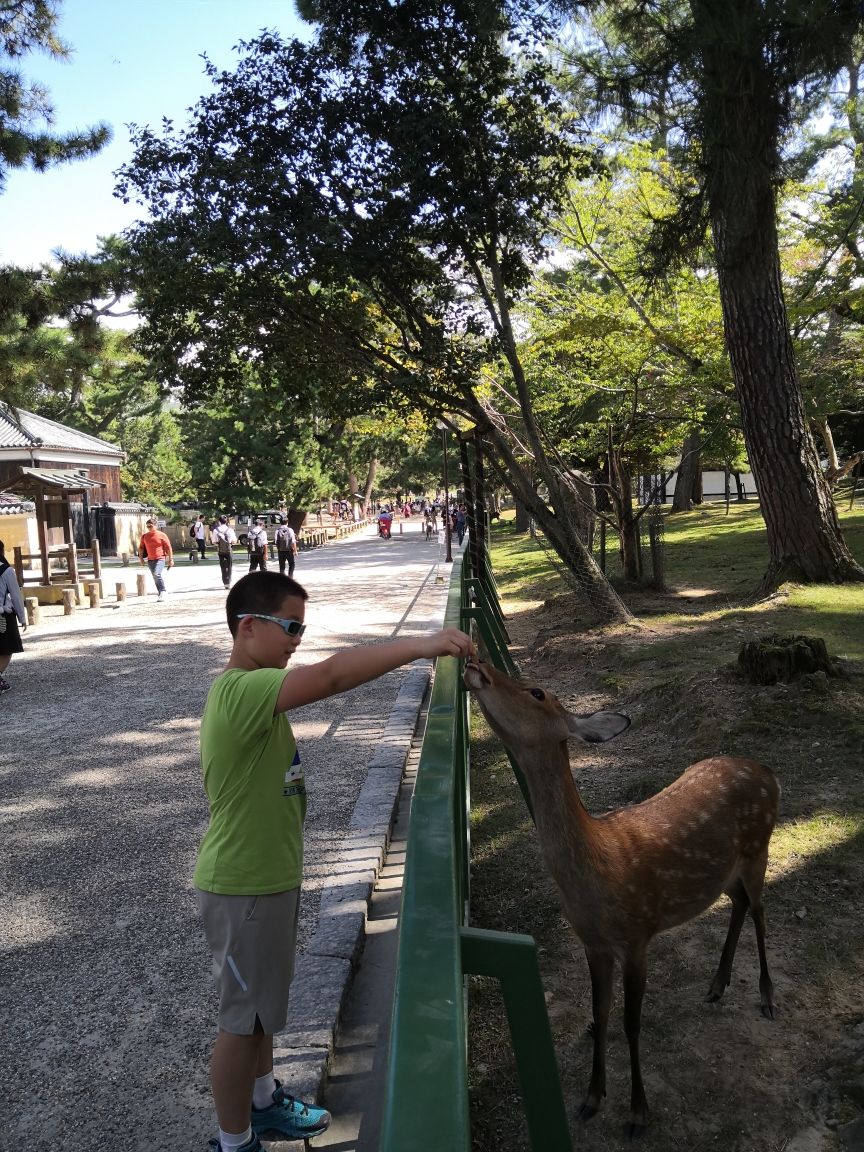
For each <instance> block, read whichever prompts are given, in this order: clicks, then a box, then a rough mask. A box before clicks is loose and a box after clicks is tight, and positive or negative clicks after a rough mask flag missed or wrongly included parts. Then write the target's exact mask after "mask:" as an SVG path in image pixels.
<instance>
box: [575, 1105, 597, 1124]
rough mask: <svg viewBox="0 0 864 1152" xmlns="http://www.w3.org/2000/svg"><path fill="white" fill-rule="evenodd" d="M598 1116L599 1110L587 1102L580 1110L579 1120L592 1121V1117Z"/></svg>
mask: <svg viewBox="0 0 864 1152" xmlns="http://www.w3.org/2000/svg"><path fill="white" fill-rule="evenodd" d="M596 1115H597V1109H596V1108H592V1107H591V1105H590V1104H589V1103H588V1101H587V1100H586V1101H585V1103H584V1104H583V1105H582V1107H581V1108H580V1109H579V1119H580V1120H582V1121H586V1120H590V1119H591V1117H592V1116H596Z"/></svg>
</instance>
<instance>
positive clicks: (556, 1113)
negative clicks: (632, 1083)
mask: <svg viewBox="0 0 864 1152" xmlns="http://www.w3.org/2000/svg"><path fill="white" fill-rule="evenodd" d="M470 563H471V561H470V557H469V553H468V550H467V549H466V550H465V551H464V552H463V554H462V556H459V557H457V558H456V559H455V560H454V564H453V573H452V576H451V580H450V589H449V596H448V602H447V611H446V614H445V624H446V625H448V626H450V625H453V626H456V627H462V628H465V629H466V630H467V629H468V628H469V627H471V626H472V625H473V626H474V631H475V635H476V636H477V639H478V642H479V643H480V644H481V645H482V647H483V649H484V653H485V658H487V659H489V660H491V661H492V662H493V663H494V664H495V665H496V667H498V668H500V669H502V670H503V671H506V672H509V673H511V674H514V673H515V666H514V664H513V661H512V658H511V656H510V653H509V652H508V650H507V645H506V641H507V640H508V639H509V637H508V636H507V629H506V624H505V621H504V617H503V615H502V614H501V609H500V605H499V603H498V593H497V589H496V587H495V582H494V577H493V575H492V571H491V566H490V565H489V560H488V556H487V555H486V554H485V552H483V553H481V560H480V565H479V567H480V568H481V569H482V571H479V572H472V571H471V568H470ZM461 672H462V669H461V666H460V662H459V661H458V660H456V659H455V658H454V657H443V658H441V659H439V660H438V665H437V669H436V672H435V683H434V685H433V689H432V698H431V700H430V704H429V719H428V723H427V726H426V734H425V737H424V740H423V746H422V749H421V753H420V762H419V766H418V771H417V782H416V785H415V789H414V798H413V801H412V804H411V818H410V822H409V829H408V849H407V853H406V861H405V879H404V886H403V896H402V912H401V915H400V922H399V955H398V961H397V970H396V991H395V1000H394V1008H393V1024H392V1031H391V1040H390V1054H389V1064H388V1076H387V1087H386V1090H385V1100H384V1119H383V1131H382V1139H381V1152H429V1149H431V1148H441V1149H447V1152H469V1149H470V1147H471V1126H470V1120H469V1108H468V1067H467V1028H466V1020H467V981H466V979H465V977H466V974H467V973H474V974H477V975H483V976H492V977H496V978H497V979H498V980H500V981H501V988H502V993H503V996H504V1004H505V1008H506V1011H507V1021H508V1024H509V1027H510V1036H511V1040H512V1043H513V1050H514V1055H515V1058H516V1066H517V1071H518V1074H519V1083H520V1087H521V1091H522V1106H523V1108H524V1111H525V1117H526V1120H527V1124H528V1131H529V1134H530V1137H531V1146H532V1148H533V1149H534V1150H535V1152H540V1149H541V1148H542V1149H543V1150H544V1152H571V1150H572V1143H571V1140H570V1131H569V1127H568V1123H567V1114H566V1110H565V1107H564V1098H563V1094H562V1091H561V1083H560V1079H559V1076H558V1066H557V1063H556V1059H555V1050H554V1046H553V1043H552V1032H551V1029H550V1027H549V1017H548V1014H547V1011H546V1002H545V999H544V995H543V985H542V982H541V979H540V968H539V965H538V963H537V953H536V949H535V947H534V941H533V939H532V938H531V937H530V936H522V935H518V934H516V933H511V932H488V931H484V930H482V929H478V928H471V927H469V878H470V803H471V802H470V725H469V720H470V711H469V708H470V705H469V696H468V693H467V691H466V689H465V687H464V685H463V683H462V677H461ZM510 762H511V764H512V765H513V769H514V772H515V773H516V776H517V780H518V781H519V784H520V787H521V788H522V791H523V795H524V796H525V798H526V801H528V791H527V787H526V786H525V781H524V779H523V777H522V773H521V772H520V771H519V768H518V765H517V764H516V763H515V761H514V760H513V757H512V756H511V757H510ZM529 811H530V802H529Z"/></svg>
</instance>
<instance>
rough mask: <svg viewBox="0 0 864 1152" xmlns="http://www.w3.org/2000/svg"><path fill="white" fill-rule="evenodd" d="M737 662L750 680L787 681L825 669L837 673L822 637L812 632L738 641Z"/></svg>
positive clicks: (829, 673) (757, 682) (759, 682)
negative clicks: (739, 643) (805, 634)
mask: <svg viewBox="0 0 864 1152" xmlns="http://www.w3.org/2000/svg"><path fill="white" fill-rule="evenodd" d="M738 665H739V667H740V668H741V669H742V671H744V672H745V673H746V674H747V677H748V679H749V680H750V682H751V683H753V684H776V683H777V682H778V681H782V682H783V683H788V682H789V681H790V680H796V679H797V678H798V677H799V676H807V675H810V674H812V673H813V672H824V673H825V675H826V676H830V677H832V678H833V677H836V676H838V675H839V673H838V672H837V669H836V668H835V667H834V665H833V664H832V663H831V660H830V658H829V656H828V650H827V648H826V647H825V641H824V640H822V639H821V638H820V637H818V636H815V637H811V636H763V637H762V638H761V639H760V640H751V641H749V642H748V643H746V644H742V645H741V651H740V652H739V653H738Z"/></svg>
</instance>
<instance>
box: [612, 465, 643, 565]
mask: <svg viewBox="0 0 864 1152" xmlns="http://www.w3.org/2000/svg"><path fill="white" fill-rule="evenodd" d="M609 475H610V478H611V483H612V487H613V488H615V489H616V490H617V493H618V499H617V500H616V501H615V504H616V508H615V512H616V518H617V520H618V540H619V544H620V549H621V570H622V572H623V574H624V579H625V580H631V581H633V582H634V583H636V582H638V581H639V580H641V579H642V549H641V547H640V544H639V523H638V521H637V520H636V519H635V518H634V516H633V478H632V476H631V475H630V469H629V468H626V467H625V466H624V464H623V463H622V462H621V457H620V456H619V454H618V453H617V452H611V451H610V453H609Z"/></svg>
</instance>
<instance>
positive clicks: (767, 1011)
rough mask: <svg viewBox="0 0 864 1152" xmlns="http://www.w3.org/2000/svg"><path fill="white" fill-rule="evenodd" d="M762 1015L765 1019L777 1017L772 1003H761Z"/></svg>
mask: <svg viewBox="0 0 864 1152" xmlns="http://www.w3.org/2000/svg"><path fill="white" fill-rule="evenodd" d="M762 1015H763V1016H764V1017H765V1019H766V1020H776V1019H777V1013H776V1012H775V1011H774V1005H773V1004H763V1005H762Z"/></svg>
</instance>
